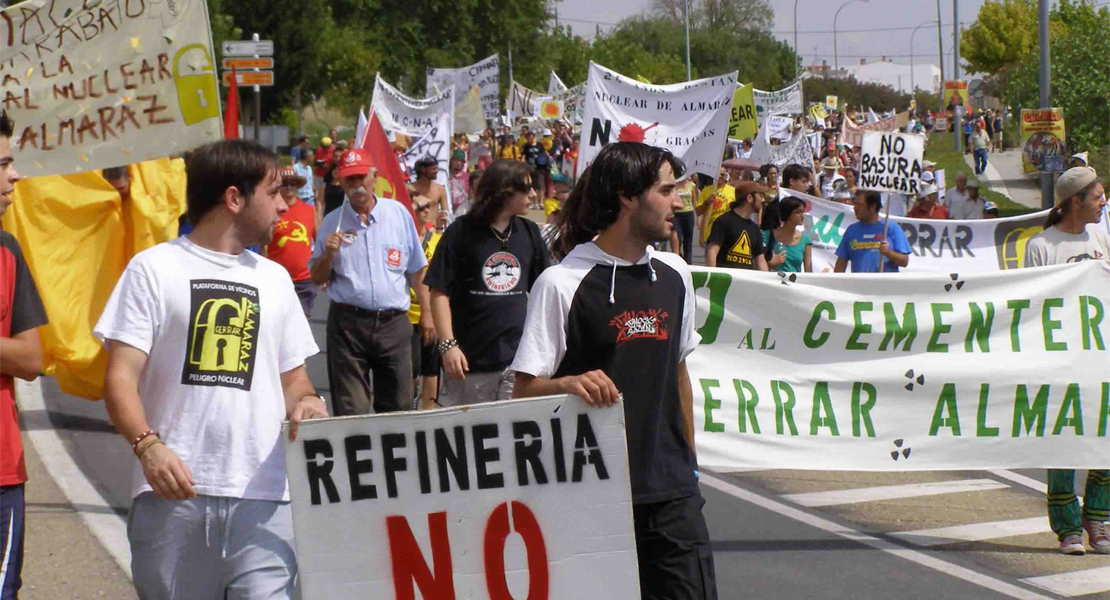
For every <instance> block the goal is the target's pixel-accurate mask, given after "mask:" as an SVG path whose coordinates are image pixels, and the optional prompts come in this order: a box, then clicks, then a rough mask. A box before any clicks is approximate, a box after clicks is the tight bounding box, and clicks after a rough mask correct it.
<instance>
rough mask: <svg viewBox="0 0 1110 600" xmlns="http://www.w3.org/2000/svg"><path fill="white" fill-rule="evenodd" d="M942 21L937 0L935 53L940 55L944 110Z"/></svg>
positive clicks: (941, 103)
mask: <svg viewBox="0 0 1110 600" xmlns="http://www.w3.org/2000/svg"><path fill="white" fill-rule="evenodd" d="M943 31H944V21H941V20H940V0H937V54H939V55H940V96H941V98H940V109H941V110H944V34H943Z"/></svg>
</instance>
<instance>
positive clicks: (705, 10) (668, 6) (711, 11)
mask: <svg viewBox="0 0 1110 600" xmlns="http://www.w3.org/2000/svg"><path fill="white" fill-rule="evenodd" d="M686 2H687V0H652V3H651V8H650V13H651V15H652V16H656V17H662V18H665V19H667V20H669V21H671V22H672V23H675V24H677V25H685V18H686V12H685V11H686ZM689 6H690V27H691V28H692V29H707V30H710V31H729V32H731V33H743V32H746V31H763V32H768V31H770V29H771V24H772V23H773V22H774V20H775V11H774V9H772V8H771V5H770V3H768V2H767V0H689Z"/></svg>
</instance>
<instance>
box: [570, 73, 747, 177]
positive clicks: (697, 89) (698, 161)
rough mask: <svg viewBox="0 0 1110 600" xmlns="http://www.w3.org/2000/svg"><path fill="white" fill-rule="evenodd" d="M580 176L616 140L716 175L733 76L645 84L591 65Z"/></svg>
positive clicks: (734, 78)
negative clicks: (643, 146)
mask: <svg viewBox="0 0 1110 600" xmlns="http://www.w3.org/2000/svg"><path fill="white" fill-rule="evenodd" d="M586 86H587V93H586V107H585V110H584V111H583V125H582V138H581V144H580V146H579V155H578V173H577V175H579V176H581V174H582V172H583V171H584V170H585V169H586V167H588V166H589V165H590V164H591V163H592V162H593V160H594V157H596V156H597V154H598V152H600V151H601V149H602V148H603V147H604V146H605V145H606V144H608V143H609V142H615V141H630V142H642V143H645V144H648V145H651V146H657V147H660V148H666V149H668V150H670V151H671V152H672V153H673V154H674V155H675V156H677V157H678V158H680V159H682V160H683V161H684V162H685V163H686V167H687V168H688V169H689V170H690V171H693V172H697V173H703V174H706V175H709V176H710V177H716V176H717V174H718V172H719V171H720V168H721V154H722V151H723V150H724V147H725V143H726V141H727V140H728V120H729V111H730V109H731V108H732V98H733V94H734V93H735V92H736V72H735V71H734V72H732V73H729V74H727V75H721V76H719V77H709V78H706V79H698V80H695V81H689V82H685V83H678V84H674V85H648V84H646V83H640V82H637V81H636V80H634V79H632V78H629V77H625V76H624V75H621V74H619V73H616V72H615V71H610V70H609V69H606V68H605V67H603V66H601V65H598V64H596V63H593V62H591V63H590V76H589V78H588V79H587V81H586Z"/></svg>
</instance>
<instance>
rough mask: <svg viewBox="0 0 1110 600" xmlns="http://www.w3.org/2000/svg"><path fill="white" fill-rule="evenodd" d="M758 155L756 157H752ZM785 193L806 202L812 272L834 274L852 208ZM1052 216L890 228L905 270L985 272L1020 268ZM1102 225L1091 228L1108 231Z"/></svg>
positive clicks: (899, 220)
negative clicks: (897, 234) (906, 253)
mask: <svg viewBox="0 0 1110 600" xmlns="http://www.w3.org/2000/svg"><path fill="white" fill-rule="evenodd" d="M753 154H754V153H753ZM781 189H782V193H783V194H785V195H787V196H794V197H796V198H800V199H802V200H804V201H805V202H806V205H807V206H806V210H807V212H806V218H805V221H804V222H803V224H802V227H803V229H804V231H805V233H806V235H808V236H809V238H810V239H811V240H812V241H813V250H812V258H813V270H814V271H816V272H818V273H821V272H831V271H832V270H833V266H834V265H835V264H836V248H837V246H839V245H840V241H841V240H842V239H843V238H844V232H845V231H846V230H847V229H848V226H849V225H851V224H852V223H855V222H856V215H855V213H854V212H853V211H852V207H851V206H848V205H844V204H840V203H837V202H830V201H828V200H824V199H822V198H817V197H815V196H810V195H809V194H804V193H802V192H795V191H792V190H788V189H786V188H781ZM1047 216H1048V211H1041V212H1037V213H1032V214H1028V215H1021V216H1018V217H1006V218H1003V219H982V220H977V221H949V220H936V219H911V218H908V217H891V218H890V226H891V227H895V226H898V227H901V228H902V231H903V232H904V233H905V234H906V241H907V242H909V244H910V250H911V254H910V264H909V266H908V267H906V269H905V270H907V271H926V272H934V273H971V272H977V273H984V272H992V271H1004V270H1007V269H1020V268H1022V267H1023V266H1024V262H1025V244H1026V242H1028V241H1029V238H1031V237H1033V236H1034V235H1036V234H1038V233H1040V232H1041V231H1043V225H1044V220H1045V218H1046V217H1047ZM1104 226H1105V225H1104V224H1102V223H1099V224H1093V225H1090V227H1092V228H1094V227H1104Z"/></svg>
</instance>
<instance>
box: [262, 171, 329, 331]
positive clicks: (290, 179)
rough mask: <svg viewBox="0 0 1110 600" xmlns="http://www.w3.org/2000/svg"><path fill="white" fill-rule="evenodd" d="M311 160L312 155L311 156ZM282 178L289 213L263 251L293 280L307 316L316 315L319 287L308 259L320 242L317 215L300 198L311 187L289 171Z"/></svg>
mask: <svg viewBox="0 0 1110 600" xmlns="http://www.w3.org/2000/svg"><path fill="white" fill-rule="evenodd" d="M308 156H311V155H308ZM278 175H279V176H280V177H281V188H280V189H279V193H280V194H281V199H282V200H285V205H286V206H288V207H289V210H287V211H285V214H283V215H282V216H281V221H280V222H279V223H278V224H277V225H275V226H274V234H273V236H272V237H271V238H270V243H269V244H266V245H265V246H263V247H262V253H263V255H264V256H266V258H269V259H270V260H272V261H274V262H276V263H277V264H279V265H281V266H283V267H285V270H286V271H289V276H290V277H291V278H292V279H293V289H295V290H296V291H297V298H298V299H299V300H300V301H301V309H302V310H304V314H305V316H306V317H307V316H309V315H310V314H311V313H312V305H313V304H314V303H315V301H316V289H317V288H316V284H315V283H312V275H311V274H310V273H309V272H308V259H309V257H311V256H312V241H313V240H315V239H316V211H315V209H314V208H313V207H312V205H310V204H307V203H306V202H305V201H304V200H302V199H301V198H300V197H299V195H298V193H297V192H298V190H300V189H302V188H303V187H304V186H305V184H307V183H308V178H307V177H305V176H304V175H301V174H299V173H297V172H296V171H294V170H293V169H292V168H291V167H285V168H284V169H282V170H281V172H280V173H279V174H278Z"/></svg>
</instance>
